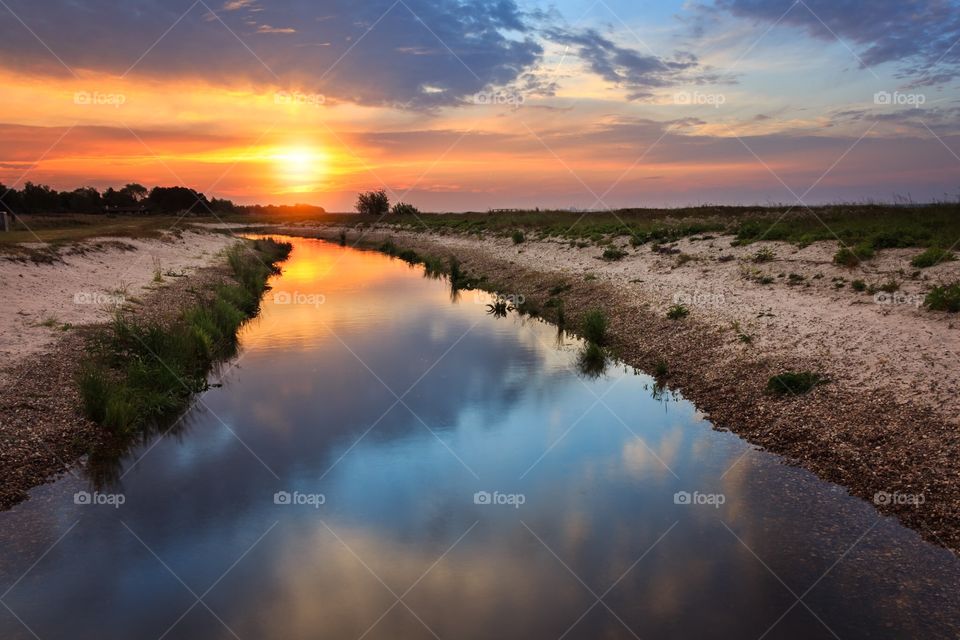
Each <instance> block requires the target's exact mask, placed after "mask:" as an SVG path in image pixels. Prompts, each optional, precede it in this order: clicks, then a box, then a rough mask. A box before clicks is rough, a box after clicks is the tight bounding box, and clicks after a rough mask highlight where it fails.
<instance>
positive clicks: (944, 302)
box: [923, 282, 960, 313]
mask: <svg viewBox="0 0 960 640" xmlns="http://www.w3.org/2000/svg"><path fill="white" fill-rule="evenodd" d="M923 304H925V305H926V306H927V308H928V309H931V310H933V311H949V312H951V313H956V312H958V311H960V282H954V283H953V284H947V285H941V286H938V287H934V288H933V289H931V290H930V293H928V294H927V297H926V299H925V300H924V301H923Z"/></svg>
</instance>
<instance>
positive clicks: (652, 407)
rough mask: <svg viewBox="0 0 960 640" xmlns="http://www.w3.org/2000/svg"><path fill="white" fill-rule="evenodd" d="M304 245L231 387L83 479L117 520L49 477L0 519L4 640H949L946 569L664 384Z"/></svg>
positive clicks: (434, 287) (547, 330)
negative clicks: (92, 478)
mask: <svg viewBox="0 0 960 640" xmlns="http://www.w3.org/2000/svg"><path fill="white" fill-rule="evenodd" d="M295 243H296V244H295V249H294V252H293V254H292V256H291V259H290V261H289V263H288V264H287V265H286V266H285V269H284V274H283V275H282V276H281V277H279V278H277V279H275V281H274V283H273V284H274V290H273V291H272V292H270V293H268V295H267V298H266V299H265V302H264V305H263V313H262V315H261V317H259V318H258V319H257V320H255V321H254V322H253V323H251V324H250V325H249V326H248V327H247V328H246V329H245V330H244V332H243V335H242V339H241V351H240V353H239V355H238V357H237V359H236V360H235V361H234V362H232V363H228V364H227V365H226V366H225V367H224V368H223V370H222V371H221V372H220V373H219V374H218V375H217V376H216V379H217V380H218V381H222V383H223V385H224V386H223V387H222V388H216V389H211V390H210V391H208V392H206V393H205V394H204V395H203V397H202V400H203V402H202V404H201V405H199V406H198V407H197V408H196V409H195V410H194V411H193V412H191V413H190V414H189V415H188V416H187V417H186V419H185V420H184V421H183V423H182V424H180V425H178V427H177V430H176V431H175V432H174V433H173V434H170V435H169V436H167V437H163V438H160V439H155V438H154V439H150V440H148V441H147V442H144V443H142V444H141V445H140V446H138V447H136V448H135V449H134V450H131V451H129V452H128V453H127V454H126V455H125V456H124V457H123V458H122V459H121V460H120V462H119V465H118V466H116V467H115V469H114V471H113V473H112V474H111V475H110V476H109V477H106V478H104V477H101V478H98V480H99V481H100V482H104V481H105V480H109V482H106V483H105V484H103V485H102V488H106V487H108V488H109V490H111V491H116V492H122V493H123V495H124V496H125V498H126V502H125V503H124V504H123V506H122V507H120V508H118V509H114V508H112V507H109V506H106V505H102V506H85V505H77V504H74V502H73V494H74V492H76V491H81V490H89V489H90V486H89V484H88V480H87V479H74V478H71V477H69V476H68V477H67V478H65V479H63V480H61V481H59V482H56V483H53V484H51V485H48V486H46V487H42V488H40V489H38V490H37V491H35V492H34V493H33V498H32V499H31V500H30V501H29V502H27V503H24V504H21V505H19V506H18V507H17V508H16V509H14V510H13V511H11V512H7V513H4V514H2V515H0V545H2V548H3V554H2V556H0V557H2V560H0V588H2V590H4V591H7V590H8V588H9V587H11V586H12V588H9V590H8V593H7V594H5V595H4V596H3V602H4V603H5V604H6V605H7V606H9V607H10V609H11V610H12V611H13V612H14V613H15V614H16V616H15V615H14V613H11V612H10V611H8V610H7V609H5V608H0V637H3V638H32V637H34V636H33V635H32V633H36V635H37V636H39V637H41V638H43V639H44V640H48V639H51V640H52V639H56V638H77V637H82V638H87V637H89V638H98V639H99V638H103V639H112V638H141V637H154V638H157V637H160V636H161V635H163V634H165V633H166V635H165V636H164V637H165V638H203V639H208V638H233V637H234V636H235V635H236V636H238V637H240V638H261V637H283V638H314V637H318V636H320V637H332V638H360V637H361V636H362V637H365V638H421V637H423V638H431V637H434V635H436V636H439V637H441V638H490V637H502V638H551V639H552V638H558V637H561V636H562V635H564V634H565V633H566V635H565V636H564V637H568V638H597V637H610V638H633V637H635V636H639V637H643V638H658V637H697V638H740V637H744V638H758V637H760V636H761V635H762V634H764V633H765V632H767V631H768V630H770V631H769V633H768V634H767V636H766V637H768V638H832V637H834V635H833V634H834V633H836V634H837V635H838V636H840V637H842V638H859V637H877V636H880V637H890V636H893V637H907V636H913V637H953V636H954V635H955V634H956V632H957V630H958V629H960V626H958V620H957V618H958V615H960V614H958V613H957V612H958V607H957V593H958V592H960V589H958V586H960V582H958V576H960V569H958V567H957V562H956V560H955V559H954V558H953V557H952V556H951V555H950V554H949V553H948V552H945V551H942V550H939V549H936V548H933V547H930V546H929V545H926V544H924V543H922V542H921V541H920V540H919V539H918V538H917V537H916V536H915V535H913V534H912V533H910V532H909V531H906V530H904V529H902V528H901V527H899V526H898V525H897V524H896V523H895V522H893V521H892V520H889V519H882V520H878V518H877V514H876V512H875V511H874V510H873V509H872V508H871V507H870V506H869V505H867V504H865V503H863V502H861V501H858V500H854V499H851V498H849V497H848V496H846V495H845V494H844V492H843V491H840V490H838V489H837V488H836V487H833V486H832V485H828V484H825V483H822V482H819V481H818V480H816V479H815V478H813V477H811V476H810V475H809V474H806V473H804V472H802V471H800V470H797V469H794V468H790V467H785V466H783V465H781V464H780V463H779V461H778V460H777V459H776V458H774V457H772V456H769V455H767V454H764V453H762V452H759V451H754V450H752V449H750V448H748V447H747V446H746V445H745V444H744V443H743V442H742V441H740V440H739V439H737V438H736V437H734V436H732V435H730V434H725V433H718V432H715V431H713V430H711V429H710V428H709V425H708V424H706V423H705V422H703V420H702V419H701V417H700V416H699V415H698V414H697V412H696V411H695V409H694V408H693V407H692V406H690V405H689V404H688V403H686V402H684V401H683V400H682V399H681V398H679V397H677V396H675V395H672V394H671V393H670V392H669V391H668V390H665V388H664V386H663V384H662V380H661V381H660V382H657V381H655V380H653V379H652V378H650V377H648V376H645V375H636V374H635V373H634V372H632V371H628V370H626V369H624V368H623V367H622V366H620V365H615V364H612V363H610V364H608V365H607V366H606V369H605V371H604V372H603V373H602V374H598V375H595V376H583V375H582V374H581V372H580V370H578V367H577V356H578V351H579V349H580V348H581V345H580V344H579V343H578V342H576V341H574V340H570V339H562V338H563V336H562V334H557V333H556V329H554V328H552V327H550V326H549V325H546V324H544V323H542V322H534V321H529V320H525V319H521V318H519V317H518V316H517V315H516V314H515V313H509V314H508V315H507V316H506V318H503V317H501V318H499V319H498V318H494V317H492V316H490V315H488V314H487V308H486V305H487V304H489V303H491V300H490V299H488V298H486V297H484V296H474V295H473V294H470V295H465V296H462V297H461V298H460V299H459V302H456V303H451V301H450V291H449V287H448V285H447V284H446V283H444V282H439V281H435V280H429V279H424V278H423V277H422V272H421V270H420V269H416V268H411V267H409V266H408V265H406V264H405V263H402V262H400V261H396V260H392V259H389V258H387V257H384V256H381V255H378V254H374V253H362V252H358V251H353V250H350V249H346V248H341V247H337V246H333V245H327V244H322V243H320V242H316V241H308V240H297V241H295ZM274 294H288V295H286V296H281V295H277V296H276V297H274ZM311 296H312V297H311ZM319 296H322V298H321V297H319ZM321 300H322V302H321ZM297 301H301V302H297ZM308 301H311V302H308ZM558 337H559V338H561V340H560V342H559V343H558ZM278 492H285V493H287V494H290V495H294V494H296V495H308V496H309V495H317V494H322V495H323V497H324V502H323V504H317V503H314V504H316V506H313V505H311V504H277V503H276V502H275V498H274V496H275V494H276V493H278ZM684 492H686V493H691V494H693V493H697V492H698V493H699V494H708V495H723V496H724V501H723V503H722V504H719V505H717V506H713V505H709V504H701V505H697V504H683V503H678V502H677V499H676V494H678V493H679V494H683V493H684ZM478 493H481V494H484V493H487V494H490V495H500V496H510V495H515V494H521V495H523V497H524V502H523V504H522V506H520V507H519V508H515V507H514V506H510V505H509V504H496V503H493V500H491V503H486V502H484V501H483V500H479V501H478V498H477V497H476V495H475V494H478ZM45 553H46V555H44V554H45ZM841 558H842V559H841ZM38 559H39V561H38ZM838 560H839V562H838ZM35 562H36V564H35V565H34V563H35ZM781 581H782V582H781ZM811 586H814V588H813V589H811V590H810V592H809V593H808V594H806V595H805V597H804V598H803V603H802V604H797V602H796V600H797V599H796V596H795V595H794V594H796V595H800V594H803V593H804V592H805V591H806V590H807V589H808V588H810V587H811ZM791 592H792V593H791ZM194 594H195V595H196V596H201V595H202V602H201V603H197V600H196V597H195V595H194ZM598 598H600V601H598ZM807 607H809V609H808V608H807ZM811 611H812V612H811ZM18 617H19V618H20V620H18V619H17V618H18ZM21 621H22V622H21ZM24 625H26V626H24ZM27 626H28V627H30V629H31V630H32V632H31V631H29V630H28V629H27ZM364 634H366V635H364Z"/></svg>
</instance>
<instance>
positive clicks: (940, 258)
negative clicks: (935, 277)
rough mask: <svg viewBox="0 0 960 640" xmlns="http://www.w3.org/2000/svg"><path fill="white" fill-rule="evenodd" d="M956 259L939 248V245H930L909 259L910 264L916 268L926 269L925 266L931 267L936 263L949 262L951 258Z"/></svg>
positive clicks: (948, 252)
mask: <svg viewBox="0 0 960 640" xmlns="http://www.w3.org/2000/svg"><path fill="white" fill-rule="evenodd" d="M956 259H957V258H956V256H955V255H953V253H951V252H950V251H947V250H946V249H941V248H940V247H930V248H929V249H927V250H926V251H924V252H923V253H921V254H919V255H917V256H914V258H913V260H911V261H910V265H911V266H914V267H916V268H917V269H926V268H927V267H932V266H934V265H936V264H940V263H941V262H950V261H951V260H956Z"/></svg>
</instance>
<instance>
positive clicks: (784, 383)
mask: <svg viewBox="0 0 960 640" xmlns="http://www.w3.org/2000/svg"><path fill="white" fill-rule="evenodd" d="M824 382H827V380H826V378H824V377H823V376H821V375H820V374H819V373H813V372H811V371H800V372H797V371H787V372H786V373H781V374H779V375H775V376H773V377H771V378H770V379H769V380H768V381H767V391H769V392H770V393H773V394H775V395H779V396H782V395H786V394H788V393H789V394H793V395H802V394H804V393H807V392H808V391H810V390H811V389H813V388H814V387H815V386H817V385H818V384H823V383H824Z"/></svg>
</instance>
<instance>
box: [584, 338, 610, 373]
mask: <svg viewBox="0 0 960 640" xmlns="http://www.w3.org/2000/svg"><path fill="white" fill-rule="evenodd" d="M577 368H578V369H579V370H580V373H582V374H583V375H585V376H587V377H589V378H599V377H600V376H601V375H603V373H604V372H605V371H606V370H607V352H606V351H605V350H604V348H603V347H601V346H600V345H598V344H597V343H596V342H588V343H587V344H585V345H584V346H583V349H581V350H580V355H579V356H578V357H577Z"/></svg>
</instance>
